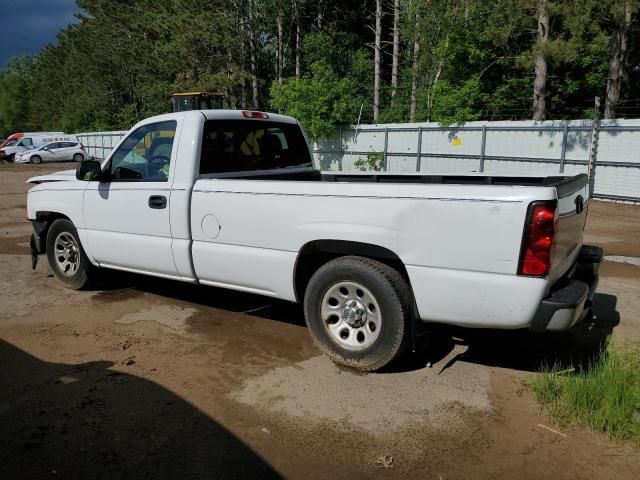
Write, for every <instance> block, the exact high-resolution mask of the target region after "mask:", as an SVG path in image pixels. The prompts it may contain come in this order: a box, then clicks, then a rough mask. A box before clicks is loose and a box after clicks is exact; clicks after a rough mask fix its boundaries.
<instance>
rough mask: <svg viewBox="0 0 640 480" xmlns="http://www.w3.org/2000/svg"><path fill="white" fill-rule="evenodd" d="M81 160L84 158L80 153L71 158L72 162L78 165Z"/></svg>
mask: <svg viewBox="0 0 640 480" xmlns="http://www.w3.org/2000/svg"><path fill="white" fill-rule="evenodd" d="M82 160H84V156H83V155H82V154H81V153H76V154H75V155H74V156H73V161H74V162H78V163H80V162H81V161H82Z"/></svg>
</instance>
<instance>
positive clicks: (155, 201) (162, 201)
mask: <svg viewBox="0 0 640 480" xmlns="http://www.w3.org/2000/svg"><path fill="white" fill-rule="evenodd" d="M149 207H151V208H157V209H161V208H167V197H165V196H163V195H151V196H150V197H149Z"/></svg>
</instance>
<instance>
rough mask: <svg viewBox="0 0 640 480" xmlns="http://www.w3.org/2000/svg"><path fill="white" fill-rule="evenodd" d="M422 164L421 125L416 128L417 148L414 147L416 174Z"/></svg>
mask: <svg viewBox="0 0 640 480" xmlns="http://www.w3.org/2000/svg"><path fill="white" fill-rule="evenodd" d="M421 162H422V125H421V126H419V127H418V146H417V147H416V172H419V171H420V168H421V165H420V163H421Z"/></svg>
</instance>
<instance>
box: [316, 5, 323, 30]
mask: <svg viewBox="0 0 640 480" xmlns="http://www.w3.org/2000/svg"><path fill="white" fill-rule="evenodd" d="M323 23H324V2H323V1H322V0H318V15H317V16H316V24H317V25H318V30H322V25H323Z"/></svg>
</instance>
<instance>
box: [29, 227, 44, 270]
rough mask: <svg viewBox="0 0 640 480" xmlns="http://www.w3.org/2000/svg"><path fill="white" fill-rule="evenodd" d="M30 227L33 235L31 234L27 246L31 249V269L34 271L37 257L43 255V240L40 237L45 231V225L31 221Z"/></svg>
mask: <svg viewBox="0 0 640 480" xmlns="http://www.w3.org/2000/svg"><path fill="white" fill-rule="evenodd" d="M31 225H32V226H33V233H32V234H31V240H30V241H29V246H30V247H31V268H32V269H33V270H35V269H36V265H38V255H40V254H41V253H44V250H43V249H42V247H43V240H44V239H43V238H42V236H43V234H44V233H45V231H46V228H47V224H46V223H45V222H40V221H38V220H31Z"/></svg>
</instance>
